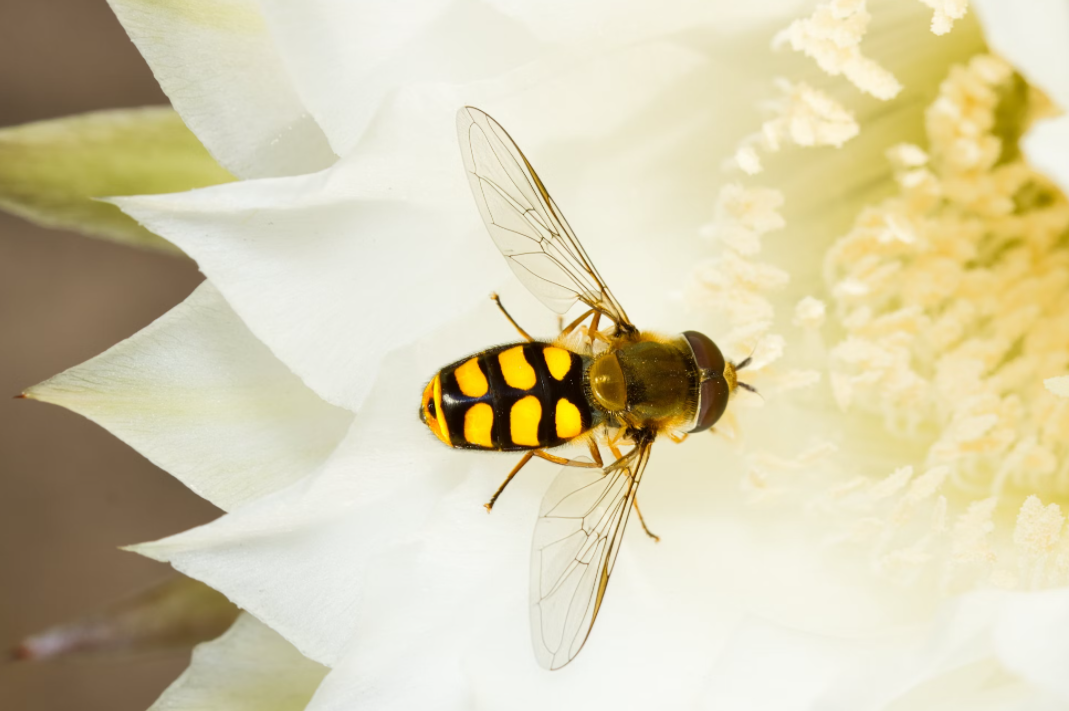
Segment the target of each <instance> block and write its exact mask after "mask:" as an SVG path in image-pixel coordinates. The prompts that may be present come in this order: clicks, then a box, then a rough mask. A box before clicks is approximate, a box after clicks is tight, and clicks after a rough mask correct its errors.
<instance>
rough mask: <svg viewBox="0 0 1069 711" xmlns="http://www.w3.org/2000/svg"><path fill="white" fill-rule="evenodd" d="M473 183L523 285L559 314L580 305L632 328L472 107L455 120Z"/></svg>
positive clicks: (535, 183)
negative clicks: (580, 303)
mask: <svg viewBox="0 0 1069 711" xmlns="http://www.w3.org/2000/svg"><path fill="white" fill-rule="evenodd" d="M457 134H458V135H459V137H460V149H461V153H462V154H463V156H464V167H465V168H466V169H467V172H468V182H469V183H470V184H471V191H472V193H473V194H474V195H475V202H476V203H477V204H478V206H479V213H480V214H481V215H482V217H483V221H484V222H485V223H486V228H487V229H488V230H489V231H490V236H491V237H492V238H493V240H494V244H496V245H497V248H498V249H499V250H501V253H502V254H503V255H505V258H506V259H507V260H508V263H509V266H510V267H512V271H513V272H514V273H515V274H516V276H517V277H518V278H519V280H520V281H521V282H523V285H524V286H526V287H527V288H528V289H529V290H530V291H531V293H532V294H534V295H535V296H537V297H538V298H539V299H540V300H541V301H542V303H544V304H545V305H546V306H548V307H549V308H550V309H552V310H553V311H556V312H557V313H559V314H563V313H565V312H566V311H567V310H568V309H569V308H571V307H572V306H573V305H574V304H575V302H576V301H582V302H584V303H585V304H587V305H589V306H590V307H591V308H594V309H597V310H598V311H601V312H602V313H603V314H605V315H606V316H608V317H609V318H611V319H612V320H613V321H615V322H616V324H617V325H618V326H619V325H622V326H625V327H627V326H631V325H632V324H631V322H630V321H629V320H628V318H627V314H626V313H624V310H623V308H622V307H621V306H620V304H619V303H618V302H617V301H616V298H615V297H614V296H613V295H612V292H610V291H609V288H608V287H607V286H606V285H605V282H604V280H602V278H601V276H600V275H599V274H598V272H597V270H596V269H595V268H594V264H593V262H591V261H590V258H589V257H588V256H587V254H586V251H585V250H584V249H583V246H582V245H581V244H579V240H577V239H576V238H575V233H573V232H572V229H571V227H569V226H568V223H567V221H566V220H565V219H564V215H562V214H561V212H560V210H559V209H558V208H557V203H555V202H554V201H553V198H552V197H550V196H549V193H548V192H547V191H546V186H545V185H543V184H542V181H541V180H540V179H539V177H538V174H537V173H535V171H534V168H533V167H532V166H531V164H530V163H529V162H528V161H527V158H526V157H525V156H524V155H523V153H522V152H521V151H520V149H519V147H518V146H517V145H516V143H515V142H514V141H513V140H512V138H510V137H509V135H508V133H506V131H505V129H504V128H502V127H501V124H499V123H498V122H497V121H495V120H494V119H492V118H490V117H489V116H488V115H486V114H485V113H483V112H482V111H480V110H479V109H476V108H473V107H471V106H466V107H464V108H462V109H461V110H460V111H459V112H458V113H457Z"/></svg>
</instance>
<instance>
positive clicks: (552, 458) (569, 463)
mask: <svg viewBox="0 0 1069 711" xmlns="http://www.w3.org/2000/svg"><path fill="white" fill-rule="evenodd" d="M531 454H532V455H534V456H536V457H541V458H542V459H545V460H546V461H547V462H553V463H554V464H563V465H564V466H566V467H584V468H586V469H601V465H600V464H597V463H595V462H577V461H575V460H574V459H565V458H564V457H558V456H556V455H553V454H548V453H546V452H543V451H542V450H541V449H536V450H534V451H533V452H531Z"/></svg>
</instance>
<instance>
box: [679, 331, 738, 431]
mask: <svg viewBox="0 0 1069 711" xmlns="http://www.w3.org/2000/svg"><path fill="white" fill-rule="evenodd" d="M683 337H684V338H686V339H687V343H689V344H690V349H691V350H692V351H693V352H694V360H695V362H696V363H697V364H698V367H699V368H701V370H702V371H703V372H706V373H708V374H709V375H710V377H709V379H708V380H706V381H704V382H703V383H702V384H701V392H700V393H699V395H698V417H697V420H696V424H695V425H694V429H692V430H691V432H701V431H703V430H707V429H709V428H710V427H712V426H713V425H715V424H716V421H717V420H719V419H720V416H721V415H723V414H724V410H726V409H727V406H728V398H729V397H730V395H731V389H730V388H729V387H728V384H727V381H726V380H724V365H725V362H724V354H723V353H721V352H720V349H719V348H717V346H716V344H715V343H713V341H712V340H711V339H710V338H709V337H708V336H706V335H705V334H704V333H698V332H697V331H684V332H683Z"/></svg>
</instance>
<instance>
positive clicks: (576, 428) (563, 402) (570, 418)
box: [556, 397, 583, 439]
mask: <svg viewBox="0 0 1069 711" xmlns="http://www.w3.org/2000/svg"><path fill="white" fill-rule="evenodd" d="M556 419H557V437H559V438H561V439H571V438H572V437H578V436H579V433H580V432H582V431H583V418H582V416H581V415H580V414H579V408H578V407H576V406H575V405H573V404H572V403H571V402H569V401H568V398H564V397H562V398H561V399H560V400H557V418H556Z"/></svg>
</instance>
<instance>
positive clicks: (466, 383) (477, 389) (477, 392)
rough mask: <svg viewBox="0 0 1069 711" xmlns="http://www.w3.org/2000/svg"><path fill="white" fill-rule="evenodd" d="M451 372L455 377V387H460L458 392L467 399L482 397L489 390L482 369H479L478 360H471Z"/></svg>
mask: <svg viewBox="0 0 1069 711" xmlns="http://www.w3.org/2000/svg"><path fill="white" fill-rule="evenodd" d="M453 372H454V373H455V374H456V376H457V385H459V386H460V392H462V393H464V394H465V395H467V396H468V397H482V396H483V395H485V394H486V391H487V390H489V389H490V386H489V384H487V382H486V376H485V375H483V371H482V368H480V367H479V359H478V358H472V359H471V360H469V361H468V362H467V363H465V364H464V365H462V366H460V367H459V368H457V369H456V370H455V371H453Z"/></svg>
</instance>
